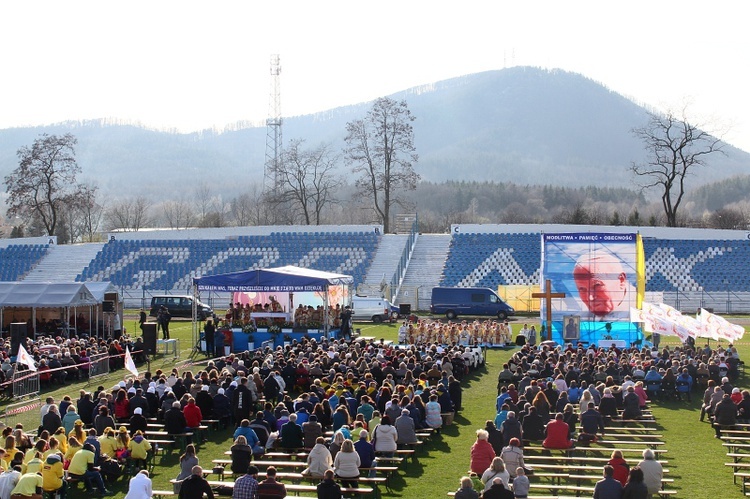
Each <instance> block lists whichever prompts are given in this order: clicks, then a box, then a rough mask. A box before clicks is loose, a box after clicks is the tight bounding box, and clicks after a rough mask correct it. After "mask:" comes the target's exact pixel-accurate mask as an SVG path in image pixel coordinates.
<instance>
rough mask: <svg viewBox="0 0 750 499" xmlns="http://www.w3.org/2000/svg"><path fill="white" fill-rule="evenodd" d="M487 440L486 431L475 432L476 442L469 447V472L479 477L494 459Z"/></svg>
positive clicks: (487, 434) (492, 450)
mask: <svg viewBox="0 0 750 499" xmlns="http://www.w3.org/2000/svg"><path fill="white" fill-rule="evenodd" d="M488 439H489V433H487V430H477V441H476V442H474V445H472V446H471V471H472V472H474V473H476V474H477V475H480V476H481V475H482V473H484V472H485V470H487V468H489V467H490V465H491V464H492V460H493V459H495V450H494V449H493V448H492V444H490V443H489V441H488Z"/></svg>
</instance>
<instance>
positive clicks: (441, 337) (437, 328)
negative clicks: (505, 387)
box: [398, 319, 511, 346]
mask: <svg viewBox="0 0 750 499" xmlns="http://www.w3.org/2000/svg"><path fill="white" fill-rule="evenodd" d="M398 339H399V343H405V344H409V345H424V344H438V345H446V344H447V345H452V344H458V345H463V346H467V345H487V346H504V345H507V344H509V343H510V341H511V329H510V325H509V323H508V320H507V319H506V320H504V321H495V320H486V321H478V320H475V321H472V322H469V321H461V322H441V321H435V320H430V319H419V320H417V321H416V322H406V321H404V323H403V324H402V325H401V327H400V328H399V333H398Z"/></svg>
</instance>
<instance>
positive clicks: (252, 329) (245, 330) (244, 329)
mask: <svg viewBox="0 0 750 499" xmlns="http://www.w3.org/2000/svg"><path fill="white" fill-rule="evenodd" d="M257 330H258V329H257V328H256V327H255V324H253V323H252V322H248V323H247V324H245V325H244V326H242V332H243V333H254V332H256V331H257Z"/></svg>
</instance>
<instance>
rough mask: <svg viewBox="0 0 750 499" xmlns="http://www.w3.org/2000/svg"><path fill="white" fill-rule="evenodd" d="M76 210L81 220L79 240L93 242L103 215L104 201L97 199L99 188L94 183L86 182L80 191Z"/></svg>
mask: <svg viewBox="0 0 750 499" xmlns="http://www.w3.org/2000/svg"><path fill="white" fill-rule="evenodd" d="M81 193H82V195H81V199H80V204H79V205H78V210H79V213H80V220H81V240H82V241H84V242H89V243H90V242H93V241H95V240H96V234H97V233H98V232H99V227H100V226H101V223H102V218H103V216H104V203H103V202H100V201H99V199H98V193H99V188H98V187H97V186H96V185H94V184H86V185H84V186H83V189H82V191H81Z"/></svg>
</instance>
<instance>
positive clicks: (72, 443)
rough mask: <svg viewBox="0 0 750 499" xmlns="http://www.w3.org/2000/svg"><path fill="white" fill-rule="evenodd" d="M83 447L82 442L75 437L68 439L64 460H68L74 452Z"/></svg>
mask: <svg viewBox="0 0 750 499" xmlns="http://www.w3.org/2000/svg"><path fill="white" fill-rule="evenodd" d="M82 448H83V444H82V443H81V442H79V441H78V439H77V438H76V437H70V438H69V439H68V451H67V452H66V453H65V461H70V460H71V459H73V456H74V455H75V453H76V452H78V451H79V450H81V449H82Z"/></svg>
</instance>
